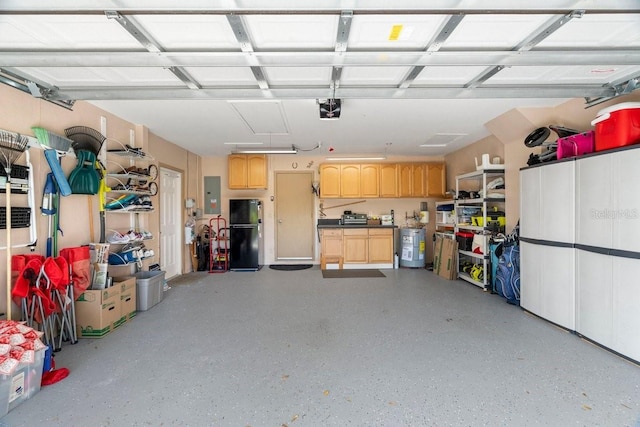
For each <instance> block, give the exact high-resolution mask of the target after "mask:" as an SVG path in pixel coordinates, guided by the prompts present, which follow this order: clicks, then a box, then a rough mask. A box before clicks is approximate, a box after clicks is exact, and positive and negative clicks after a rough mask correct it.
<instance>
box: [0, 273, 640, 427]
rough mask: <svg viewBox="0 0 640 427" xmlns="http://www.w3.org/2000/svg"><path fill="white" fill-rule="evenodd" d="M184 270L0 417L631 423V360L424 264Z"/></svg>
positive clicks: (256, 422) (122, 422) (88, 422)
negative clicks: (378, 270) (330, 273)
mask: <svg viewBox="0 0 640 427" xmlns="http://www.w3.org/2000/svg"><path fill="white" fill-rule="evenodd" d="M384 272H385V274H386V275H387V277H386V278H367V279H323V278H322V275H321V272H320V270H319V269H318V268H317V267H314V268H313V269H311V270H304V271H274V270H270V269H269V268H263V269H262V270H261V271H259V272H256V273H254V272H229V273H224V274H207V273H193V274H190V275H186V276H183V277H181V278H179V279H176V280H174V281H172V282H171V289H170V290H169V291H168V292H167V293H166V294H165V299H164V301H163V302H162V303H160V304H159V305H157V306H155V307H153V308H152V309H151V310H149V311H146V312H142V313H139V314H138V316H137V317H136V318H135V319H134V320H133V321H132V322H130V323H129V324H126V325H124V326H123V327H121V328H119V329H118V330H116V331H115V332H113V333H111V334H110V335H108V336H106V337H104V338H102V339H98V340H89V339H83V340H81V341H80V342H79V343H78V344H76V345H73V346H72V345H66V346H64V347H63V350H62V351H61V352H59V353H57V356H56V364H57V366H58V367H67V368H69V369H70V371H71V374H70V376H69V377H68V378H66V379H65V380H63V381H61V382H59V383H57V384H55V385H52V386H48V387H44V388H43V389H42V390H41V391H40V392H39V393H38V394H37V395H35V396H34V397H33V398H32V399H30V400H28V401H26V402H24V403H23V404H21V405H20V406H18V407H17V408H15V409H14V410H13V411H11V412H10V413H9V414H8V415H7V416H5V417H4V418H3V419H1V420H0V425H2V426H65V427H68V426H240V427H244V426H254V427H257V426H273V427H280V426H289V427H295V426H344V425H354V426H485V425H486V426H570V425H576V426H635V425H638V421H639V420H640V367H638V366H637V365H634V364H632V363H630V362H628V361H625V360H623V359H621V358H619V357H617V356H616V355H614V354H612V353H610V352H608V351H605V350H603V349H601V348H599V347H597V346H594V345H592V344H590V343H588V342H586V341H584V340H581V339H580V338H578V337H577V336H575V335H572V334H570V333H567V332H565V331H563V330H561V329H558V328H557V327H554V326H553V325H551V324H550V323H548V322H546V321H543V320H541V319H539V318H536V317H534V316H531V315H529V314H527V313H526V312H524V311H523V310H521V309H520V308H518V307H514V306H511V305H509V304H507V303H506V302H505V301H504V300H503V299H501V298H500V297H498V296H496V295H491V294H488V293H485V292H483V291H481V290H480V289H479V288H477V287H475V286H473V285H470V284H468V283H466V282H463V281H446V280H443V279H440V278H438V277H436V276H434V275H433V274H432V273H430V272H429V271H426V270H413V269H400V270H385V271H384Z"/></svg>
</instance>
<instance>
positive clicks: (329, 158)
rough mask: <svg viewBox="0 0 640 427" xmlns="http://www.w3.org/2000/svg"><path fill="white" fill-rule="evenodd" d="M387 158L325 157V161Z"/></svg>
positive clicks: (383, 158) (384, 158)
mask: <svg viewBox="0 0 640 427" xmlns="http://www.w3.org/2000/svg"><path fill="white" fill-rule="evenodd" d="M386 158H387V156H373V157H326V158H325V159H326V160H334V161H335V160H347V161H354V160H386Z"/></svg>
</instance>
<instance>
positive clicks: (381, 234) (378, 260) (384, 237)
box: [369, 228, 393, 264]
mask: <svg viewBox="0 0 640 427" xmlns="http://www.w3.org/2000/svg"><path fill="white" fill-rule="evenodd" d="M390 263H393V229H391V228H370V229H369V264H390Z"/></svg>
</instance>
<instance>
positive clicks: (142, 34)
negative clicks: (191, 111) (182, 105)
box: [105, 10, 200, 89]
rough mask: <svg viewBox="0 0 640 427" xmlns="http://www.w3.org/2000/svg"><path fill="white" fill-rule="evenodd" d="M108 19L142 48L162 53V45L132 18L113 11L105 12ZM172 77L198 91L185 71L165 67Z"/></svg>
mask: <svg viewBox="0 0 640 427" xmlns="http://www.w3.org/2000/svg"><path fill="white" fill-rule="evenodd" d="M105 15H106V17H107V18H108V19H113V20H115V21H116V22H117V23H118V24H120V26H121V27H122V28H124V29H125V31H127V32H128V33H129V34H131V36H132V37H133V38H134V39H136V41H137V42H138V43H140V44H141V45H142V46H144V48H145V49H147V51H149V52H150V53H154V54H155V53H160V52H164V49H163V47H162V45H161V44H160V43H159V42H158V41H156V40H155V39H154V38H153V37H152V36H151V34H149V33H148V32H147V31H146V30H145V29H144V27H143V26H142V25H140V24H138V23H137V22H136V21H135V20H134V19H133V18H129V17H125V16H122V15H121V14H120V13H118V12H117V11H115V10H108V11H106V12H105ZM167 70H169V71H170V72H171V73H172V74H173V75H174V76H176V77H177V78H178V80H180V81H181V82H183V83H184V84H185V85H186V86H187V87H188V88H189V89H200V83H198V81H197V80H196V79H194V78H193V77H192V76H191V75H190V74H189V73H188V72H187V71H185V70H184V69H182V67H179V66H170V67H167Z"/></svg>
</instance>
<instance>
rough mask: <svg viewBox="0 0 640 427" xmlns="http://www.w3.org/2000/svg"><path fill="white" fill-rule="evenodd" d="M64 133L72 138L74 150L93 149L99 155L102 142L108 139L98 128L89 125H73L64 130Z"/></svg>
mask: <svg viewBox="0 0 640 427" xmlns="http://www.w3.org/2000/svg"><path fill="white" fill-rule="evenodd" d="M64 134H65V135H66V136H67V138H69V139H70V140H72V141H73V142H72V143H71V147H73V150H74V151H80V150H85V151H91V152H92V153H93V154H95V155H96V156H98V155H99V154H100V149H101V148H102V144H103V143H104V141H105V140H106V139H107V137H106V136H104V135H102V134H101V133H100V132H98V131H97V130H95V129H93V128H90V127H87V126H73V127H70V128H67V129H65V130H64Z"/></svg>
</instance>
